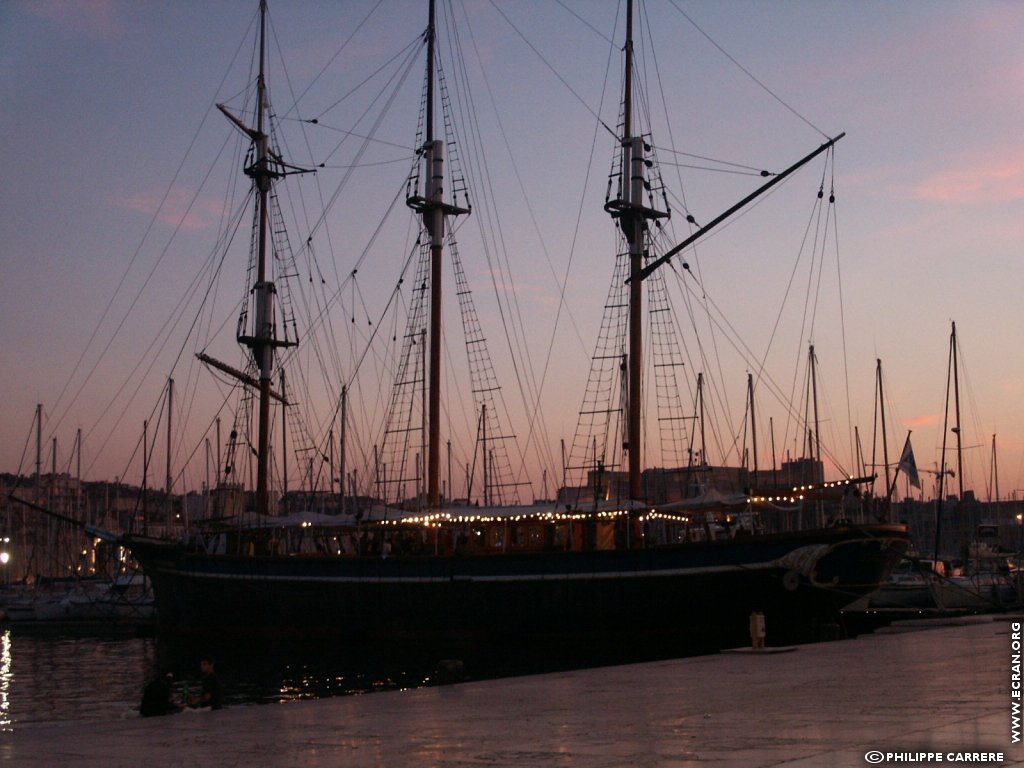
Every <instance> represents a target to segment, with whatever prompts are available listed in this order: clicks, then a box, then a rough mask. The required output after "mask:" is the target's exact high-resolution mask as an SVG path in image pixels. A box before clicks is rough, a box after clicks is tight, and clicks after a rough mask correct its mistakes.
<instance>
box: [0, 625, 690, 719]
mask: <svg viewBox="0 0 1024 768" xmlns="http://www.w3.org/2000/svg"><path fill="white" fill-rule="evenodd" d="M667 655H685V654H684V653H677V654H666V653H664V652H662V653H652V652H649V651H644V650H640V651H637V650H632V651H629V652H625V651H613V652H610V651H607V650H604V651H601V652H597V651H595V650H594V649H593V648H584V647H579V646H573V647H562V648H560V649H558V648H553V647H551V646H541V647H530V646H528V645H524V644H522V643H521V642H520V643H516V644H515V646H514V647H511V646H508V647H503V646H501V645H499V644H493V645H488V646H487V647H486V648H474V647H466V646H463V647H460V648H458V649H452V648H436V647H429V646H425V645H421V644H416V645H412V646H410V645H404V646H401V647H382V646H372V647H370V646H365V645H361V646H345V645H340V644H336V643H330V642H320V643H311V642H297V641H285V642H282V641H280V640H278V641H274V642H269V641H266V640H254V639H251V638H249V639H245V638H233V639H231V640H221V641H211V640H209V639H205V640H203V641H195V640H188V641H186V640H182V639H179V638H164V637H136V636H124V635H116V634H109V633H108V634H104V633H102V632H92V633H89V634H84V633H82V632H80V631H74V630H72V629H70V628H64V629H47V630H39V629H35V628H33V629H27V628H24V627H21V626H17V625H8V626H0V731H11V730H17V729H18V727H19V726H23V725H28V724H38V723H66V722H75V721H98V720H104V721H107V720H120V719H126V718H137V717H139V714H138V707H139V703H140V701H141V697H142V691H143V688H144V687H145V685H146V683H147V682H148V681H150V680H151V679H152V678H153V677H155V676H156V675H157V674H159V673H161V672H167V671H169V672H171V673H172V674H173V676H174V681H175V682H174V694H175V696H176V697H177V698H184V697H186V696H187V695H188V692H189V689H190V688H191V689H192V690H193V691H194V690H195V689H196V687H197V686H198V685H199V680H200V669H199V662H200V660H201V659H202V658H203V657H205V656H212V657H213V659H214V661H215V663H216V670H217V675H218V677H219V678H220V680H221V682H222V685H223V688H224V700H225V704H226V705H227V706H234V705H240V704H271V703H277V702H288V701H296V700H303V699H323V698H329V697H334V696H345V695H351V694H364V693H371V692H375V691H386V690H397V689H408V688H421V687H427V686H434V685H442V684H446V683H452V682H463V681H470V680H488V679H494V678H500V677H514V676H518V675H524V674H536V673H543V672H555V671H561V670H568V669H578V668H585V667H597V666H606V665H612V664H619V663H626V662H633V661H642V660H650V659H653V658H657V657H661V658H665V657H666V656H667Z"/></svg>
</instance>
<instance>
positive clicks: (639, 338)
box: [604, 0, 669, 500]
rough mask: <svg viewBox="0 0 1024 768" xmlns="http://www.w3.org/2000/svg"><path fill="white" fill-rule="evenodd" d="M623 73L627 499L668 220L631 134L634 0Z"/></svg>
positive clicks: (636, 476) (637, 492)
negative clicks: (656, 204) (649, 192)
mask: <svg viewBox="0 0 1024 768" xmlns="http://www.w3.org/2000/svg"><path fill="white" fill-rule="evenodd" d="M623 51H624V53H625V72H624V77H623V81H624V85H623V107H622V115H623V118H622V137H621V139H620V143H621V146H622V168H621V174H622V178H621V182H620V184H619V197H618V198H617V199H615V200H610V201H608V202H607V203H606V204H605V206H604V208H605V210H606V211H607V212H608V213H609V214H611V216H612V218H615V219H618V221H619V227H620V228H621V229H622V234H623V236H624V237H625V238H626V242H627V244H628V246H629V275H630V279H629V319H628V324H629V335H628V352H627V377H628V378H627V384H626V445H625V448H626V451H627V453H628V474H629V497H630V498H631V499H634V500H637V499H642V498H643V497H644V491H643V483H642V472H643V465H642V455H641V446H642V444H643V437H642V419H643V409H642V404H643V330H642V320H643V281H642V279H641V273H642V271H643V267H644V264H643V261H644V257H645V255H647V254H648V237H647V233H648V225H647V222H648V221H650V220H652V219H661V218H666V217H667V216H668V215H669V214H668V213H667V212H663V211H658V210H655V209H654V208H651V207H646V206H644V200H643V196H644V190H645V181H646V179H645V171H646V169H647V166H648V160H647V157H646V153H647V152H649V151H650V149H651V148H650V146H649V145H648V144H647V143H646V142H645V141H644V140H643V137H641V136H636V135H634V134H633V0H627V3H626V44H625V47H624V48H623Z"/></svg>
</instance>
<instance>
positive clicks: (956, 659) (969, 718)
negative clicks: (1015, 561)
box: [0, 617, 1024, 768]
mask: <svg viewBox="0 0 1024 768" xmlns="http://www.w3.org/2000/svg"><path fill="white" fill-rule="evenodd" d="M1018 620H1019V619H1017V618H1015V619H1012V620H1010V619H1007V618H1005V617H1001V618H998V619H995V620H993V619H991V618H989V617H985V618H982V619H979V620H975V621H973V622H964V623H960V624H957V625H941V626H936V625H934V624H931V625H928V626H929V627H930V628H921V627H915V628H914V631H904V632H895V631H890V632H885V633H877V634H874V635H868V636H863V637H860V638H857V639H854V640H843V641H838V642H832V643H822V644H816V645H806V646H800V647H799V648H797V649H796V650H795V651H794V652H791V653H754V652H748V653H731V654H730V653H726V654H719V655H713V656H702V657H696V658H687V659H676V660H670V661H658V662H649V663H644V664H635V665H628V666H619V667H606V668H601V669H589V670H580V671H573V672H562V673H555V674H548V675H537V676H530V677H519V678H507V679H503V680H491V681H482V682H469V683H462V684H458V685H448V686H439V687H433V688H420V689H413V690H405V691H390V692H382V693H373V694H369V695H361V696H350V697H339V698H333V699H324V700H320V701H306V702H294V703H288V704H273V705H249V706H238V707H228V708H225V709H223V710H220V711H217V712H187V713H184V714H181V715H173V716H168V717H159V718H149V719H142V718H131V719H124V720H115V721H110V722H75V723H67V724H59V723H38V724H29V725H25V726H18V725H17V724H15V726H14V730H13V731H11V732H8V733H2V734H0V762H2V763H5V764H10V765H17V766H47V767H49V766H58V765H67V766H76V768H86V767H88V766H96V767H97V768H99V767H102V768H112V767H114V766H143V765H144V766H183V765H204V766H207V765H209V766H274V767H276V766H296V767H297V766H310V767H313V766H331V767H332V768H333V767H334V766H348V767H351V768H358V767H360V766H402V767H403V768H404V767H406V766H438V767H440V768H475V767H477V766H488V767H492V766H517V767H519V766H538V767H540V766H543V767H544V768H549V767H550V766H587V767H592V768H604V767H606V766H616V767H617V766H658V767H659V768H668V767H670V766H671V767H673V768H675V767H676V766H679V767H682V766H701V767H702V768H706V767H707V766H750V767H753V768H758V767H760V766H782V765H784V766H787V768H802V767H804V766H808V767H809V766H814V767H815V768H819V767H822V766H858V767H859V768H860V767H863V766H865V765H871V764H880V765H895V764H900V765H933V764H938V763H939V762H940V761H941V764H942V765H978V764H983V765H1001V766H1008V765H1024V742H1019V743H1016V744H1013V743H1011V738H1012V736H1011V705H1012V702H1014V701H1016V702H1021V701H1022V700H1021V699H1013V698H1012V687H1013V684H1014V683H1013V678H1012V675H1013V663H1014V660H1013V653H1014V646H1013V642H1014V640H1013V636H1012V632H1013V630H1014V628H1015V627H1017V626H1020V625H1019V624H1017V625H1015V624H1014V623H1013V622H1014V621H1018ZM1017 647H1018V648H1019V646H1017ZM1018 652H1019V651H1018ZM1018 673H1019V667H1018ZM871 750H876V751H877V752H878V753H881V759H880V760H879V759H878V755H876V754H871V755H868V753H869V752H870V751H871ZM929 753H931V754H929ZM993 753H995V756H998V755H999V753H1001V758H1000V759H998V760H993ZM866 755H867V757H866ZM936 755H938V758H936ZM964 757H967V758H973V759H971V760H965V759H964Z"/></svg>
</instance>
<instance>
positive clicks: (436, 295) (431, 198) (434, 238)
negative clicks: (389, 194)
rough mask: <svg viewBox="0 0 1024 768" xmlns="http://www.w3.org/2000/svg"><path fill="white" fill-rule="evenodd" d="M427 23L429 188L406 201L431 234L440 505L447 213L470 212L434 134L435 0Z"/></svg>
mask: <svg viewBox="0 0 1024 768" xmlns="http://www.w3.org/2000/svg"><path fill="white" fill-rule="evenodd" d="M429 15H430V18H429V20H428V24H427V31H426V42H427V93H426V99H427V103H426V105H425V106H426V116H425V130H426V133H425V136H424V142H423V147H422V148H421V152H422V154H423V165H424V173H425V175H426V188H425V191H424V192H425V193H424V196H423V197H419V196H415V197H410V198H409V199H408V200H406V204H407V205H408V206H409V207H410V208H412V209H413V210H415V211H416V212H417V213H419V214H421V216H422V217H423V226H424V228H425V229H426V230H427V234H428V235H429V236H430V331H429V336H430V361H429V373H428V376H429V379H428V387H427V389H428V394H427V410H428V417H427V457H426V465H427V506H428V507H429V508H430V509H431V510H436V509H439V508H440V506H441V495H440V482H439V476H440V469H439V468H440V459H441V450H440V447H441V265H442V258H443V255H444V234H445V216H446V215H452V216H456V215H459V214H462V213H469V209H466V208H459V207H457V206H454V205H450V204H448V203H445V201H444V141H443V140H441V139H435V138H434V69H435V56H436V53H435V41H436V31H435V23H434V21H435V16H436V11H435V0H430V8H429Z"/></svg>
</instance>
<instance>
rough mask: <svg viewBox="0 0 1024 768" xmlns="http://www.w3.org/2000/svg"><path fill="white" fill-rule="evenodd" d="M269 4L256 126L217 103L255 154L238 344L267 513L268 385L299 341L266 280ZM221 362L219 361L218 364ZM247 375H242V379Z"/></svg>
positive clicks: (279, 165) (275, 170)
mask: <svg viewBox="0 0 1024 768" xmlns="http://www.w3.org/2000/svg"><path fill="white" fill-rule="evenodd" d="M266 51H267V3H266V0H260V56H259V74H258V76H257V80H256V127H255V128H249V127H248V126H246V125H245V123H243V122H242V121H241V120H240V119H239V118H238V117H236V116H235V115H233V114H232V113H231V112H230V111H229V110H228V109H227V107H225V106H224V105H223V104H218V105H217V108H218V109H219V110H220V111H221V112H222V113H224V116H225V117H226V118H228V120H230V121H231V122H232V123H234V125H235V126H236V127H237V128H238V129H239V130H240V131H242V133H244V134H245V135H246V136H248V137H249V138H250V139H251V141H252V143H253V149H254V155H255V159H254V161H253V163H252V164H251V165H249V166H247V167H246V168H245V175H246V176H248V177H249V178H251V179H252V181H253V187H254V189H255V192H256V203H257V207H258V223H257V239H256V281H255V283H254V284H253V287H252V296H253V308H254V313H253V314H254V320H253V327H252V335H251V336H246V335H243V331H244V329H243V328H239V336H238V343H239V344H242V345H243V346H246V347H248V348H249V350H250V351H251V352H252V359H253V362H254V363H255V364H256V367H257V368H259V382H258V384H257V389H258V390H259V420H258V430H259V432H258V437H257V444H256V511H257V512H258V513H259V514H262V515H265V514H268V513H269V511H270V501H269V499H270V493H269V477H270V471H269V469H270V399H271V398H272V397H275V396H276V394H275V393H274V392H272V391H271V389H270V379H271V376H272V375H273V371H274V348H275V347H289V346H294V345H295V343H296V342H294V341H287V340H282V341H279V340H278V339H277V329H276V325H277V321H276V316H275V310H274V297H275V296H276V295H277V289H276V287H275V286H274V283H273V281H271V280H268V279H267V251H268V244H269V240H268V232H269V230H270V226H269V221H270V206H269V203H270V191H271V188H272V187H273V185H274V181H275V180H276V179H278V178H280V177H281V176H283V175H285V173H286V171H285V169H284V165H285V164H284V163H283V161H282V160H281V159H280V158H279V157H277V156H276V155H274V154H272V153H271V151H270V136H269V135H268V134H267V130H266V115H267V82H266ZM287 167H288V168H291V170H292V172H297V173H305V171H303V170H302V169H299V168H295V167H294V166H287ZM218 367H220V366H218ZM243 380H244V379H243Z"/></svg>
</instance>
